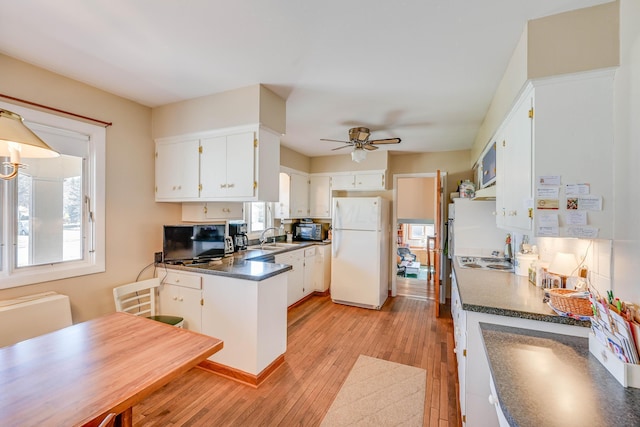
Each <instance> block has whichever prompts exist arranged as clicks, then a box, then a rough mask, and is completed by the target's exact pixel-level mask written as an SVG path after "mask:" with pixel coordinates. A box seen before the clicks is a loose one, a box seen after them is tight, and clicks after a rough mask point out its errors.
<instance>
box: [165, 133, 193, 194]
mask: <svg viewBox="0 0 640 427" xmlns="http://www.w3.org/2000/svg"><path fill="white" fill-rule="evenodd" d="M198 161H199V154H198V140H197V139H189V140H184V141H176V142H158V143H156V200H175V201H180V200H190V199H197V198H198V195H199V192H198V183H199V176H198Z"/></svg>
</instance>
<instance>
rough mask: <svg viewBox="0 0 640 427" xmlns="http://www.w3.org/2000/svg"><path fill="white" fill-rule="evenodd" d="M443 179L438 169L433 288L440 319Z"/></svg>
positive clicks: (437, 315) (437, 313)
mask: <svg viewBox="0 0 640 427" xmlns="http://www.w3.org/2000/svg"><path fill="white" fill-rule="evenodd" d="M442 194H443V191H442V178H441V176H440V170H439V169H438V171H437V173H436V223H435V235H436V236H435V237H436V244H435V250H434V254H433V255H434V256H433V264H434V275H433V276H434V277H433V286H435V291H436V310H435V311H436V317H440V257H441V254H442V253H441V252H442V251H441V250H440V240H441V239H440V235H441V234H442V233H441V231H442Z"/></svg>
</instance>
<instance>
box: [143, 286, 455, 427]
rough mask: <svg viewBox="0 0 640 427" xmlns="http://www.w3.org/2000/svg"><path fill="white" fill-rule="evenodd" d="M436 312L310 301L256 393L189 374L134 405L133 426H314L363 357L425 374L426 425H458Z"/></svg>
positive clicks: (443, 323) (400, 303)
mask: <svg viewBox="0 0 640 427" xmlns="http://www.w3.org/2000/svg"><path fill="white" fill-rule="evenodd" d="M442 308H443V309H442ZM433 312H434V301H429V300H420V299H414V298H406V297H396V298H389V300H387V302H386V303H385V305H384V306H383V308H382V309H381V310H380V311H375V310H367V309H361V308H356V307H349V306H344V305H339V304H334V303H332V302H331V299H330V298H329V297H319V296H314V297H312V298H311V299H310V300H308V301H306V302H304V303H303V304H301V305H300V306H298V307H295V308H293V309H291V310H290V311H289V315H288V324H289V327H288V346H287V353H286V356H285V363H284V365H282V366H280V367H279V368H278V369H277V370H276V371H275V372H274V373H273V374H272V375H271V376H270V377H269V378H268V379H267V380H266V381H265V382H264V383H263V384H262V385H261V386H260V387H259V388H258V389H253V388H251V387H248V386H244V385H241V384H238V383H235V382H233V381H231V380H227V379H224V378H222V377H218V376H216V375H214V374H211V373H208V372H205V371H202V370H200V369H197V368H196V369H192V370H191V371H189V372H187V373H186V374H185V375H183V376H182V377H180V378H178V379H176V380H174V381H173V382H171V383H169V384H168V385H166V386H165V387H164V388H162V389H160V390H158V391H157V392H156V393H154V394H152V395H151V396H149V397H148V398H146V399H145V400H144V401H143V402H142V403H140V404H139V405H137V406H135V407H134V408H133V416H134V425H135V426H258V425H259V426H291V425H298V426H317V425H319V424H320V422H321V421H322V419H323V417H324V415H325V414H326V412H327V410H328V409H329V406H330V405H331V403H332V402H333V399H334V398H335V396H336V394H337V393H338V390H339V389H340V386H341V385H342V383H343V382H344V381H345V379H346V377H347V375H348V373H349V371H350V370H351V367H352V366H353V364H354V363H355V361H356V359H357V358H358V355H360V354H364V355H367V356H371V357H377V358H380V359H384V360H390V361H393V362H398V363H404V364H406V365H411V366H417V367H421V368H424V369H426V370H427V389H426V401H425V414H424V419H425V425H427V426H439V427H444V426H458V425H459V415H458V414H459V410H458V407H457V398H456V396H457V391H456V390H457V375H456V363H455V356H454V354H453V333H452V328H453V323H452V320H451V314H450V311H449V309H448V307H441V311H440V312H441V318H439V319H435V318H434V317H433Z"/></svg>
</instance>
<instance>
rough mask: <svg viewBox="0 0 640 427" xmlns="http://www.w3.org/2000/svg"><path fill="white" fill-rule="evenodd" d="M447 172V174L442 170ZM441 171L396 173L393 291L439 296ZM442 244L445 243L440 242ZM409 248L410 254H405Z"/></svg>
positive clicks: (428, 296)
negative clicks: (436, 287) (439, 200)
mask: <svg viewBox="0 0 640 427" xmlns="http://www.w3.org/2000/svg"><path fill="white" fill-rule="evenodd" d="M442 175H444V174H442ZM437 177H438V174H437V173H423V174H402V175H395V176H394V186H393V188H394V199H395V203H394V207H395V208H394V212H393V224H394V227H395V233H396V236H395V239H394V250H393V254H394V257H393V258H394V261H393V262H392V267H393V268H392V269H391V270H392V271H393V272H394V273H393V274H392V276H393V277H392V291H391V292H392V295H393V296H396V295H403V296H408V297H412V298H417V299H431V300H434V299H436V298H439V299H440V301H442V295H441V292H436V289H435V283H438V282H441V280H437V281H436V280H435V279H436V274H438V275H439V276H441V272H442V271H443V269H442V268H441V266H436V265H435V264H436V262H438V261H440V262H441V261H442V260H441V259H440V258H441V257H439V256H437V255H438V250H439V248H438V247H437V243H436V242H438V240H440V241H441V240H442V239H437V238H436V237H438V235H439V236H442V235H443V234H442V232H443V230H442V228H443V227H442V224H441V221H439V218H442V213H441V215H438V209H440V210H441V209H442V204H441V203H438V200H437V198H438V197H439V195H441V192H439V191H437V185H438V179H437ZM440 245H441V243H440ZM407 252H408V255H405V254H406V253H407Z"/></svg>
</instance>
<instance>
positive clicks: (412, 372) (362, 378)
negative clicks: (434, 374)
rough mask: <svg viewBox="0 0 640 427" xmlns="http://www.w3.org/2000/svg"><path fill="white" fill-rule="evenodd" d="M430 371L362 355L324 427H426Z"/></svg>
mask: <svg viewBox="0 0 640 427" xmlns="http://www.w3.org/2000/svg"><path fill="white" fill-rule="evenodd" d="M426 383H427V371H425V370H424V369H421V368H415V367H413V366H407V365H402V364H400V363H394V362H389V361H386V360H381V359H376V358H373V357H368V356H364V355H360V356H359V357H358V360H356V363H355V364H354V365H353V368H351V372H349V375H348V376H347V379H346V380H345V382H344V384H342V387H341V388H340V391H339V392H338V395H337V396H336V399H335V400H334V401H333V403H332V404H331V407H330V408H329V412H327V415H326V416H325V418H324V420H323V421H322V424H321V425H322V426H324V427H331V426H422V423H423V418H424V399H425V389H426Z"/></svg>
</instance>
